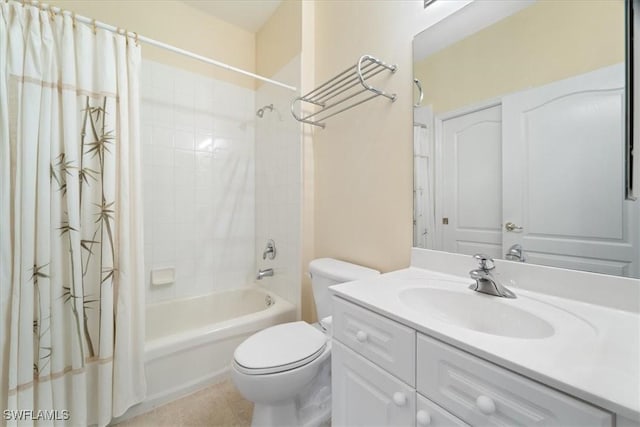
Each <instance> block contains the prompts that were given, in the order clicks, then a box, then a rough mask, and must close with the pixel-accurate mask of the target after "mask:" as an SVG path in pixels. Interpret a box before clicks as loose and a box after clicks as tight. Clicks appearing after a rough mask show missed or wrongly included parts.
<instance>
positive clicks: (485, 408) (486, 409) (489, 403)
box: [476, 395, 496, 415]
mask: <svg viewBox="0 0 640 427" xmlns="http://www.w3.org/2000/svg"><path fill="white" fill-rule="evenodd" d="M476 406H477V407H478V409H480V412H482V413H483V414H485V415H491V414H493V413H494V412H495V411H496V404H495V403H494V402H493V399H492V398H490V397H489V396H483V395H480V396H478V398H477V399H476Z"/></svg>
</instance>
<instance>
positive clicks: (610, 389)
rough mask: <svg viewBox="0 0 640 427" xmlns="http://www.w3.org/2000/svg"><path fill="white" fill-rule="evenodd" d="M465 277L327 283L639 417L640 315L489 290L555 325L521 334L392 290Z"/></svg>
mask: <svg viewBox="0 0 640 427" xmlns="http://www.w3.org/2000/svg"><path fill="white" fill-rule="evenodd" d="M471 283H473V280H472V279H469V278H464V277H459V276H452V275H448V274H443V273H438V272H434V271H430V270H424V269H421V268H415V267H412V268H408V269H404V270H398V271H395V272H392V273H387V274H383V275H381V276H378V277H377V278H372V279H365V280H360V281H356V282H349V283H344V284H341V285H336V286H333V287H331V288H330V289H331V291H332V292H333V294H334V295H338V296H340V297H342V298H345V299H347V300H350V301H352V302H355V303H356V304H359V305H362V306H365V307H367V308H369V309H371V310H373V311H375V312H377V313H379V314H382V315H384V316H386V317H389V318H391V319H393V320H396V321H398V322H400V323H403V324H405V325H407V326H409V327H412V328H414V329H416V330H417V331H418V332H421V333H424V334H426V335H429V336H432V337H434V338H437V339H439V340H441V341H443V342H446V343H448V344H451V345H453V346H455V347H458V348H460V349H462V350H466V351H468V352H469V353H471V354H474V355H475V356H478V357H482V358H484V359H486V360H489V361H491V362H494V363H496V364H498V365H500V366H503V367H505V368H507V369H510V370H512V371H514V372H517V373H519V374H522V375H524V376H526V377H529V378H531V379H534V380H537V381H539V382H541V383H543V384H546V385H548V386H551V387H553V388H556V389H558V390H561V391H564V392H566V393H568V394H570V395H573V396H576V397H578V398H581V399H583V400H585V401H588V402H590V403H592V404H594V405H597V406H600V407H602V408H604V409H607V410H609V411H611V412H614V413H618V414H620V415H622V416H625V417H628V418H632V419H637V418H638V417H640V315H638V314H637V313H632V312H628V311H623V310H617V309H614V308H609V307H604V306H599V305H594V304H589V303H585V302H580V301H575V300H571V299H566V298H559V297H555V296H550V295H546V294H542V293H536V292H532V291H527V290H524V289H519V288H511V290H513V291H514V292H515V293H516V294H517V296H518V298H517V299H514V300H510V299H507V298H498V297H495V298H497V299H498V300H500V301H499V302H500V303H501V304H509V305H512V306H514V307H519V308H522V309H525V310H528V311H530V312H535V310H541V311H545V313H544V317H545V318H546V319H547V320H550V321H551V323H552V324H553V326H554V328H555V333H554V335H552V336H550V337H547V338H536V339H523V338H513V337H504V336H498V335H492V334H487V333H483V332H478V331H473V330H470V329H467V328H463V327H458V326H455V325H453V324H451V323H448V322H446V321H443V320H441V319H439V318H438V317H434V316H433V315H429V313H425V312H421V311H419V310H417V309H414V308H409V307H408V306H407V305H405V304H404V303H403V302H402V301H401V300H400V297H399V294H400V292H401V291H402V290H404V289H408V288H416V287H430V288H441V289H450V290H464V289H466V288H467V286H468V285H469V284H471ZM468 292H473V291H471V290H468ZM545 307H546V308H545ZM487 316H491V313H487ZM418 363H419V361H418Z"/></svg>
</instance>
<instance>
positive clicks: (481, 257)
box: [473, 254, 496, 271]
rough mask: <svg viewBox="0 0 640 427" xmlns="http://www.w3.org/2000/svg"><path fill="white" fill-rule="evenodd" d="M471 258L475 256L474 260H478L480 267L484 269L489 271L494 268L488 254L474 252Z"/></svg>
mask: <svg viewBox="0 0 640 427" xmlns="http://www.w3.org/2000/svg"><path fill="white" fill-rule="evenodd" d="M473 258H475V259H476V260H478V263H479V264H480V268H481V269H482V270H484V271H490V270H493V269H494V268H496V265H495V263H494V262H493V258H491V257H490V256H489V255H485V254H475V255H474V256H473ZM487 262H490V263H491V266H488V265H487Z"/></svg>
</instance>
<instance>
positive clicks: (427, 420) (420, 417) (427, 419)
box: [416, 409, 431, 426]
mask: <svg viewBox="0 0 640 427" xmlns="http://www.w3.org/2000/svg"><path fill="white" fill-rule="evenodd" d="M416 422H417V423H418V425H419V426H428V425H429V424H431V415H429V413H428V412H427V411H424V410H422V409H421V410H419V411H418V412H417V413H416Z"/></svg>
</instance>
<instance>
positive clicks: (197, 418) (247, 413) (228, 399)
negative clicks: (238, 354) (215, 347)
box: [117, 380, 253, 427]
mask: <svg viewBox="0 0 640 427" xmlns="http://www.w3.org/2000/svg"><path fill="white" fill-rule="evenodd" d="M252 414H253V403H251V402H249V401H247V400H245V399H244V398H243V397H242V396H241V395H240V393H239V392H238V390H236V388H235V386H234V385H233V383H232V382H231V380H226V381H224V382H222V383H219V384H215V385H212V386H210V387H207V388H205V389H203V390H200V391H198V392H195V393H193V394H190V395H189V396H186V397H183V398H182V399H179V400H176V401H173V402H170V403H167V404H165V405H162V406H159V407H157V408H156V409H154V410H152V411H151V412H147V413H146V414H142V415H139V416H137V417H135V418H131V419H129V420H127V421H124V422H122V423H120V424H117V427H147V426H148V427H156V426H158V427H160V426H170V427H187V426H194V427H195V426H202V427H205V426H225V427H226V426H229V427H231V426H234V427H235V426H249V425H251V415H252Z"/></svg>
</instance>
